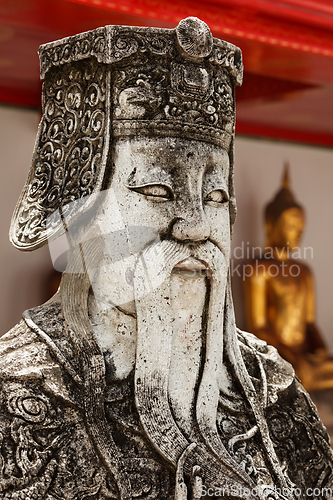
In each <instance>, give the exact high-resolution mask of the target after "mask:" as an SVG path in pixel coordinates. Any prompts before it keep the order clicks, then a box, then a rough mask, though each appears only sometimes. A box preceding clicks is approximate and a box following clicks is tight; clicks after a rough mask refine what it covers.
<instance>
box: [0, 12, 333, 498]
mask: <svg viewBox="0 0 333 500" xmlns="http://www.w3.org/2000/svg"><path fill="white" fill-rule="evenodd" d="M40 56H41V70H42V78H44V79H45V81H44V89H43V96H44V108H43V118H42V122H41V126H40V130H39V135H38V137H37V141H36V148H35V152H34V157H33V162H32V167H31V171H30V174H29V178H28V181H27V184H26V186H25V188H24V191H23V193H22V196H21V198H20V200H19V202H18V205H17V208H16V211H15V213H14V217H13V221H12V228H11V240H12V242H13V243H14V245H15V246H17V247H18V248H21V249H23V250H24V249H25V250H32V249H34V248H37V247H38V246H41V245H42V244H44V243H45V242H46V241H47V240H48V239H50V244H53V243H52V241H53V240H54V239H55V238H56V237H57V236H59V235H61V234H62V235H63V236H61V237H60V239H59V240H58V243H59V241H60V243H61V242H62V243H64V242H65V246H64V249H67V251H68V266H67V269H66V272H65V273H64V274H63V278H62V283H61V286H60V289H59V291H58V293H57V294H56V295H55V296H54V297H53V298H52V299H51V300H50V301H49V302H48V303H46V304H44V305H42V306H40V307H37V308H35V309H32V310H30V311H26V312H25V313H24V315H23V320H22V321H21V323H20V324H18V325H17V326H16V327H14V328H13V330H11V331H10V332H9V333H8V334H7V335H5V336H4V337H2V338H1V339H0V369H1V383H2V392H1V417H0V491H1V495H2V496H1V498H4V499H8V500H9V499H10V500H18V499H22V500H23V499H29V500H33V499H34V500H42V499H43V500H44V499H45V500H64V499H66V500H67V499H73V500H81V499H82V500H83V499H95V500H106V499H118V498H119V499H122V500H130V499H135V498H139V499H147V500H148V499H149V500H151V499H159V500H161V499H166V500H170V499H175V500H185V499H189V500H190V499H191V500H196V499H199V498H200V497H201V496H202V497H207V498H208V497H210V496H213V495H214V494H215V495H216V496H222V495H223V496H226V497H228V496H229V497H235V498H238V499H245V498H256V497H259V498H262V499H264V498H272V499H273V498H275V499H278V498H296V497H297V496H299V495H300V494H302V495H303V494H304V495H305V496H306V495H308V496H311V493H310V490H308V489H309V488H318V490H316V492H318V491H320V494H318V495H316V496H320V497H321V498H329V497H330V492H329V489H328V488H331V487H332V477H333V473H332V469H333V464H332V451H331V448H330V446H329V442H328V436H327V433H326V431H325V429H324V427H323V425H322V423H321V422H320V419H319V417H318V415H317V412H316V409H315V407H314V406H313V404H312V403H311V401H310V399H309V397H308V395H307V393H306V392H305V391H304V389H303V388H302V387H301V385H300V384H299V382H298V381H297V379H296V378H295V376H294V372H293V369H292V367H291V365H289V364H288V363H287V362H285V361H283V360H282V359H281V358H280V357H279V355H278V354H277V352H276V350H275V349H274V348H271V347H269V346H267V345H266V344H265V343H264V342H262V341H259V340H258V339H257V338H256V337H254V336H253V335H251V334H248V333H244V332H241V331H239V330H237V329H236V326H235V322H234V314H233V304H232V298H231V290H230V281H229V271H228V269H229V254H230V237H231V229H232V225H233V223H234V219H235V196H234V184H233V137H234V119H235V113H234V104H235V102H234V86H235V85H236V84H239V83H240V82H241V73H242V65H241V54H240V51H239V49H237V48H236V47H234V46H232V45H230V44H227V43H226V42H221V41H219V40H216V39H213V38H212V36H211V34H210V31H209V28H208V27H207V26H206V25H205V24H204V23H202V22H201V21H199V20H197V19H195V18H189V19H187V20H183V21H181V23H180V24H179V26H178V28H177V29H175V30H161V29H152V28H128V27H112V26H111V27H110V26H109V27H105V28H100V29H98V30H95V31H93V32H89V33H84V34H81V35H77V36H76V37H71V38H69V39H66V40H63V41H59V42H54V43H52V44H48V45H47V46H44V47H42V48H41V50H40ZM61 238H62V239H61ZM295 488H299V489H298V490H295ZM325 488H326V489H325Z"/></svg>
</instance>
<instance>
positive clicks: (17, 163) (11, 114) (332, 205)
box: [0, 106, 333, 351]
mask: <svg viewBox="0 0 333 500" xmlns="http://www.w3.org/2000/svg"><path fill="white" fill-rule="evenodd" d="M38 121H39V113H38V112H37V111H30V110H22V109H18V108H12V107H4V106H0V151H1V168H0V182H1V184H0V185H1V196H0V214H1V218H0V279H1V283H0V334H1V333H3V332H5V331H7V330H8V329H9V328H11V327H12V326H13V325H14V324H15V323H16V322H17V321H18V320H19V319H20V316H21V313H22V311H23V310H24V309H27V308H28V307H33V306H34V305H37V304H39V303H40V302H41V300H42V298H43V294H44V293H45V292H43V290H44V289H45V280H46V279H47V277H48V274H49V273H50V272H51V270H52V266H51V260H50V257H49V253H48V250H47V248H46V247H44V248H42V249H40V250H36V251H34V252H19V251H18V250H15V249H14V248H13V247H12V246H11V244H10V243H9V240H8V230H9V223H10V218H11V215H12V212H13V210H14V207H15V204H16V201H17V199H18V197H19V195H20V192H21V189H22V187H23V185H24V182H25V179H26V176H27V174H28V169H29V166H30V160H31V155H32V150H33V146H34V141H35V136H36V130H37V125H38ZM285 160H289V161H290V166H291V177H292V186H293V188H294V191H295V194H296V196H297V199H298V200H299V201H300V202H301V203H302V204H303V205H304V206H305V207H306V209H307V227H306V231H305V237H304V241H303V243H304V245H305V246H313V248H314V258H313V260H312V261H311V262H308V263H309V264H310V265H311V267H312V269H313V271H314V275H315V279H316V285H317V299H318V300H317V302H318V325H319V327H320V328H321V330H322V332H323V335H324V337H325V338H326V340H327V342H328V343H329V344H330V347H331V350H332V351H333V330H332V325H333V307H332V306H331V302H332V297H333V265H332V248H333V235H332V229H331V228H332V223H331V217H332V215H333V197H332V194H331V193H332V189H333V150H332V149H324V148H315V147H307V146H300V145H290V144H286V143H279V142H273V141H261V140H255V139H247V138H237V139H236V171H235V183H236V193H237V201H238V218H237V221H236V226H235V231H234V238H233V247H235V246H240V245H241V242H242V241H243V240H244V242H245V245H246V242H249V243H250V245H255V246H260V245H262V244H263V243H264V241H263V240H264V236H263V223H262V210H263V206H264V204H265V203H266V202H267V201H268V200H270V199H271V197H272V195H273V194H274V193H275V192H276V190H277V189H278V188H279V186H280V179H281V172H282V166H283V162H284V161H285ZM234 285H235V287H234V297H235V305H236V315H237V320H238V324H239V325H240V326H241V327H243V328H244V326H245V325H244V315H243V310H242V293H241V288H242V287H241V281H240V280H234Z"/></svg>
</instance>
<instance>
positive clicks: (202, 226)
mask: <svg viewBox="0 0 333 500" xmlns="http://www.w3.org/2000/svg"><path fill="white" fill-rule="evenodd" d="M209 235H210V225H209V223H208V220H207V218H206V216H205V213H204V211H203V209H200V210H192V211H191V210H188V212H187V213H186V214H183V216H182V217H179V218H177V220H176V221H175V223H174V224H173V226H172V237H173V238H174V239H176V240H178V241H182V242H185V241H189V242H200V241H206V240H207V239H208V238H209Z"/></svg>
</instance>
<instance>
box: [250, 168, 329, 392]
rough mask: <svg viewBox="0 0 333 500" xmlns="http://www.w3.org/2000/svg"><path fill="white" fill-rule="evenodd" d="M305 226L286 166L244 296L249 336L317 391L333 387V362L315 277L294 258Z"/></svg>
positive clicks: (267, 216) (267, 217)
mask: <svg viewBox="0 0 333 500" xmlns="http://www.w3.org/2000/svg"><path fill="white" fill-rule="evenodd" d="M304 223H305V213H304V209H303V207H302V206H301V205H300V204H299V203H298V202H297V201H296V200H295V197H294V195H293V193H292V191H291V190H290V181H289V170H288V165H286V166H285V170H284V175H283V183H282V187H281V189H280V190H279V191H278V193H277V194H276V196H275V198H274V200H273V201H272V202H271V203H269V204H268V205H267V206H266V209H265V232H266V247H265V252H264V255H263V257H262V258H260V259H258V260H254V261H253V262H252V268H251V269H252V273H251V276H247V277H246V279H245V281H244V290H245V293H244V295H245V309H246V318H247V327H248V329H249V331H252V332H253V333H254V334H255V335H257V336H258V337H259V338H261V339H262V340H265V341H266V342H267V343H268V344H271V345H273V346H275V347H276V348H277V350H278V351H279V353H280V354H281V356H283V357H284V358H285V359H286V360H287V361H289V362H290V363H291V364H292V365H293V366H294V368H295V371H296V374H297V375H298V377H299V378H300V379H301V381H302V384H303V385H304V387H305V388H306V389H307V390H309V391H311V390H321V389H328V388H333V359H331V358H330V357H329V355H328V350H327V347H326V345H325V342H324V340H323V338H322V336H321V334H320V332H319V330H318V328H317V326H316V324H315V293H314V284H313V276H312V272H311V270H310V269H309V267H308V266H306V265H305V264H304V263H302V262H300V261H299V260H298V259H297V260H296V259H294V258H292V254H293V251H295V250H297V249H298V248H299V242H300V239H301V236H302V233H303V228H304ZM247 274H249V273H247Z"/></svg>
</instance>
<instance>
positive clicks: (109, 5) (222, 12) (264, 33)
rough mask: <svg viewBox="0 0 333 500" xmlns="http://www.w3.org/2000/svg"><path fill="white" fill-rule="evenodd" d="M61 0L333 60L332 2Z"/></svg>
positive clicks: (298, 0)
mask: <svg viewBox="0 0 333 500" xmlns="http://www.w3.org/2000/svg"><path fill="white" fill-rule="evenodd" d="M65 1H66V2H69V3H77V4H81V5H85V6H90V7H95V8H99V9H101V10H104V11H114V12H123V13H127V14H129V15H132V16H133V15H134V16H141V17H145V18H148V19H156V20H159V21H163V22H165V23H170V24H171V25H176V24H177V23H178V22H179V20H180V19H182V18H184V17H187V16H197V17H200V18H201V19H202V20H203V21H205V22H206V23H207V24H208V25H209V26H210V28H211V30H212V31H213V32H214V33H215V34H221V35H222V34H224V35H226V36H230V37H233V38H238V39H243V40H254V41H257V42H259V43H261V44H267V45H271V46H279V47H283V48H288V49H294V50H297V51H300V52H307V53H312V54H320V55H323V56H326V57H332V58H333V37H332V28H333V14H332V12H331V11H332V3H331V2H328V1H325V0H318V2H315V1H313V0H307V1H305V2H301V0H285V1H273V0H232V1H231V2H230V1H229V2H226V0H218V1H214V0H210V2H204V3H202V2H199V1H198V0H192V1H191V2H189V1H188V0H180V1H179V0H168V2H167V3H163V4H159V3H157V2H156V1H154V0H122V1H121V2H118V1H117V0H65ZM302 4H303V5H302ZM159 25H160V24H159Z"/></svg>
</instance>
